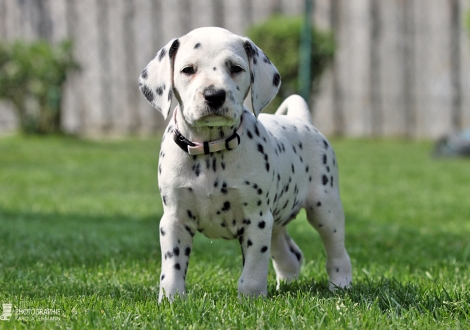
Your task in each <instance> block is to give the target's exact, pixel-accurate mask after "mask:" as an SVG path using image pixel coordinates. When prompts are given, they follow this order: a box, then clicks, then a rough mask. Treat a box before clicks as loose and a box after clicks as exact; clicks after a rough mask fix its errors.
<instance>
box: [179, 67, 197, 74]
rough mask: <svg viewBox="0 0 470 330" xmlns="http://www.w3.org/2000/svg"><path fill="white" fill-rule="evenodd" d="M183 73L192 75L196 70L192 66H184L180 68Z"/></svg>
mask: <svg viewBox="0 0 470 330" xmlns="http://www.w3.org/2000/svg"><path fill="white" fill-rule="evenodd" d="M181 72H183V73H184V74H187V75H193V74H195V73H196V70H195V69H194V68H193V67H192V66H186V67H184V68H183V70H181Z"/></svg>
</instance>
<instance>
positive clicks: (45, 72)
mask: <svg viewBox="0 0 470 330" xmlns="http://www.w3.org/2000/svg"><path fill="white" fill-rule="evenodd" d="M78 69H79V65H78V63H77V62H76V61H75V59H74V58H73V55H72V43H71V42H70V41H68V40H67V41H63V42H61V43H59V44H58V45H51V44H50V43H48V42H45V41H34V42H26V41H14V42H10V43H7V42H3V43H0V98H1V99H5V100H8V101H10V102H11V103H12V104H13V106H14V108H15V110H16V112H17V114H18V117H19V120H20V127H21V130H22V131H23V132H24V133H27V134H50V133H54V134H56V133H61V132H62V129H61V103H62V94H63V87H64V83H65V80H66V77H67V73H68V72H70V71H73V70H78Z"/></svg>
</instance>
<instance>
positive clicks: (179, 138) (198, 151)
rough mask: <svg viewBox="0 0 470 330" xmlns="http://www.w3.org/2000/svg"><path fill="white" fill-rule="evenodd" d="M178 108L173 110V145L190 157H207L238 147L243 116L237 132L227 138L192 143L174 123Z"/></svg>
mask: <svg viewBox="0 0 470 330" xmlns="http://www.w3.org/2000/svg"><path fill="white" fill-rule="evenodd" d="M177 110H178V108H175V111H174V120H175V129H174V130H173V140H174V141H175V143H176V144H177V145H178V146H179V147H180V148H181V149H183V151H185V152H187V153H188V154H190V155H202V154H205V155H208V154H210V153H212V152H217V151H221V150H232V149H235V148H236V147H238V146H239V144H240V136H241V135H242V133H243V126H244V125H243V115H242V117H241V120H240V125H239V126H238V128H237V130H236V131H235V132H234V133H233V134H232V135H231V136H229V137H228V138H226V139H221V140H216V141H210V142H202V143H201V142H192V141H189V140H188V139H186V138H185V137H184V136H183V135H182V134H181V133H180V132H179V131H178V124H177V122H176V111H177Z"/></svg>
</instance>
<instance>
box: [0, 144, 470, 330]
mask: <svg viewBox="0 0 470 330" xmlns="http://www.w3.org/2000/svg"><path fill="white" fill-rule="evenodd" d="M333 145H334V147H335V149H336V154H337V156H338V159H339V164H340V175H341V177H340V179H341V181H340V184H341V193H342V199H343V203H344V208H345V211H346V217H347V247H348V251H349V254H350V256H351V259H352V263H353V269H354V286H353V288H352V289H350V290H347V291H339V292H336V293H331V292H329V291H328V290H327V276H326V271H325V269H324V262H325V255H324V251H323V247H322V245H321V243H320V239H319V236H318V234H317V233H316V232H315V231H314V230H313V229H312V228H311V227H310V226H309V225H308V223H307V222H306V221H305V215H304V214H303V213H301V214H300V215H299V217H298V218H299V219H298V220H297V221H295V222H293V223H292V224H291V225H290V226H289V231H290V233H291V235H292V236H293V238H294V239H295V241H296V242H297V243H298V245H299V246H300V248H301V249H302V250H303V252H304V254H305V259H306V262H305V264H304V266H303V268H302V272H301V276H300V279H299V280H298V281H297V282H295V283H294V284H292V285H290V286H285V287H282V288H281V290H279V291H276V290H275V275H274V271H273V270H272V269H271V270H270V274H269V288H268V291H269V296H268V298H267V299H258V300H254V301H247V300H242V301H239V300H238V298H237V279H238V276H239V275H240V271H241V263H242V260H241V253H240V248H239V246H238V243H237V242H227V241H216V240H209V239H207V238H205V237H203V236H201V235H196V238H195V240H196V241H195V244H194V249H193V253H192V255H191V262H190V267H189V272H188V283H187V285H188V299H187V300H186V301H180V300H177V301H175V302H174V303H173V304H172V305H170V304H168V303H166V302H165V303H163V304H161V305H159V304H158V303H157V295H158V277H159V271H160V250H159V244H158V221H159V219H160V217H161V214H162V208H161V202H160V197H159V195H158V184H157V174H156V173H157V162H158V149H159V141H158V140H157V139H153V140H150V139H146V140H139V139H124V140H115V141H105V142H103V141H84V140H76V139H60V138H46V139H39V138H23V137H8V138H2V139H0V243H1V244H0V303H12V304H13V305H14V306H15V310H16V311H17V312H16V314H18V310H20V309H21V310H22V311H25V310H27V309H29V310H30V311H31V310H32V311H34V312H36V313H37V312H38V310H39V309H53V310H55V313H56V314H58V315H53V316H57V318H56V319H53V320H49V321H45V320H40V319H39V316H37V315H36V316H35V317H34V316H31V315H24V317H23V319H22V320H14V317H15V316H16V317H18V316H20V315H16V314H15V316H14V317H13V319H12V320H11V321H9V322H6V321H0V328H8V329H9V328H17V329H34V328H36V329H43V328H71V329H92V328H97V329H98V328H99V329H118V328H142V329H150V328H157V329H159V328H165V329H171V328H185V329H228V328H230V329H263V328H266V329H283V328H286V329H303V328H322V329H324V328H325V329H358V328H361V329H385V328H387V329H388V328H390V329H410V328H413V329H445V328H449V329H459V328H461V329H464V328H468V327H470V321H469V319H470V288H469V285H470V266H469V264H470V239H469V237H470V202H469V201H470V198H469V196H470V194H469V192H470V160H468V159H467V160H464V159H446V160H435V159H432V158H431V157H430V149H431V147H432V146H431V144H429V143H406V142H401V141H392V140H384V141H367V140H333ZM26 312H27V311H26Z"/></svg>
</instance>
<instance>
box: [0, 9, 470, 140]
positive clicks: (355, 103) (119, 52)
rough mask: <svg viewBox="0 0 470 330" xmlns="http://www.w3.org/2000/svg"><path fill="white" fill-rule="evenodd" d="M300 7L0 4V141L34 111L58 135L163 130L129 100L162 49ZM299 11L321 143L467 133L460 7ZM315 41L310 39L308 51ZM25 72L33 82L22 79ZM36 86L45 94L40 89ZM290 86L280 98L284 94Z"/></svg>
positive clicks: (467, 46)
mask: <svg viewBox="0 0 470 330" xmlns="http://www.w3.org/2000/svg"><path fill="white" fill-rule="evenodd" d="M305 3H306V2H305V1H304V0H231V1H220V0H0V43H1V44H2V46H1V47H0V50H1V49H3V50H2V51H0V67H2V64H3V67H2V69H0V75H1V74H3V76H6V78H4V79H3V80H1V79H0V134H8V133H11V132H15V131H17V130H18V129H19V127H20V121H21V119H22V118H23V119H24V118H26V121H28V122H29V124H27V125H29V126H28V127H29V129H30V130H31V131H34V130H35V128H31V127H33V126H34V125H36V124H35V123H34V121H35V120H36V119H33V118H34V116H33V115H34V113H35V112H36V113H39V112H40V111H41V110H40V108H43V107H46V108H49V110H48V111H49V112H50V113H52V114H53V115H44V116H46V117H47V116H49V117H50V118H52V117H53V119H52V120H53V121H56V123H58V124H57V125H59V126H60V130H63V131H65V132H66V133H71V134H78V135H82V136H107V135H130V134H132V135H134V134H138V135H146V134H152V133H155V132H157V131H158V130H159V129H161V128H162V127H164V126H165V123H164V121H163V117H162V116H161V115H160V114H159V113H158V112H157V111H156V110H154V109H153V108H151V107H150V105H149V104H148V103H147V102H146V100H145V98H144V97H143V96H142V95H141V94H140V91H139V89H138V82H137V79H138V76H139V74H140V72H141V70H142V69H143V68H144V67H145V66H146V65H147V63H148V62H149V61H150V60H151V59H152V58H153V57H154V56H155V53H156V52H157V51H158V50H159V49H160V48H161V47H162V46H164V45H165V44H166V43H167V42H168V41H169V40H170V39H171V38H174V37H179V36H181V35H183V34H185V33H187V32H189V31H190V30H192V29H194V28H197V27H201V26H220V27H224V28H227V29H229V30H231V31H232V32H234V33H236V34H240V35H247V34H248V32H250V31H251V32H250V34H249V35H250V36H251V35H253V40H255V39H256V38H255V37H256V30H253V29H254V28H253V26H255V27H256V26H257V25H259V24H261V23H263V22H265V21H266V20H268V19H269V18H270V17H272V16H273V15H277V17H278V16H279V15H282V16H287V17H302V16H303V15H304V13H305V8H306V7H305ZM311 3H312V4H313V7H312V12H311V15H310V16H309V18H310V19H311V22H312V24H313V26H314V27H315V29H316V30H318V31H323V32H322V33H324V34H323V36H325V35H326V36H331V38H332V43H331V44H330V46H328V45H327V46H328V47H329V48H328V49H327V53H328V52H329V53H328V56H330V57H331V61H325V63H324V70H320V71H321V72H320V73H319V75H318V77H317V78H315V79H316V81H315V82H314V83H312V89H313V92H312V93H311V96H310V104H311V106H312V111H313V114H314V124H315V126H317V127H318V128H319V129H320V130H322V131H323V132H324V133H325V134H327V135H337V136H361V137H362V136H364V137H385V136H387V137H388V136H393V137H407V138H412V139H422V138H425V139H434V138H438V137H440V136H442V135H444V134H446V133H448V132H452V131H455V130H457V129H460V128H465V127H469V126H470V34H469V33H468V32H470V31H467V30H470V23H466V22H467V20H468V18H467V17H469V14H468V13H469V11H470V1H467V0H354V1H349V0H313V1H312V2H311ZM286 24H287V23H286ZM466 24H468V25H466ZM278 25H279V24H278ZM280 25H282V23H280ZM467 26H468V29H467ZM271 30H273V29H271ZM263 33H266V32H263ZM299 33H300V31H299ZM258 35H259V33H258ZM265 37H266V39H268V36H267V35H266V34H265ZM321 38H322V36H321V35H320V36H319V35H318V34H313V38H312V39H313V40H312V42H313V47H316V46H318V43H317V44H316V42H318V39H321ZM261 39H263V38H261ZM17 40H23V41H22V42H18V41H17ZM64 40H68V41H70V42H63V41H64ZM322 40H323V39H322ZM38 41H46V44H47V45H52V46H53V47H55V48H52V49H49V50H48V49H47V46H45V45H44V43H41V44H39V45H38V44H36V45H35V47H36V48H34V47H33V48H34V49H32V50H31V48H28V47H29V46H28V45H30V44H32V43H35V42H38ZM255 42H257V41H256V40H255ZM260 47H261V48H263V46H262V45H260ZM263 49H264V48H263ZM264 50H265V52H266V53H267V54H268V56H269V57H271V59H273V58H276V59H277V58H279V57H280V58H281V61H284V60H282V58H283V54H286V55H285V61H286V63H287V62H289V61H290V59H289V58H291V57H292V56H296V55H295V54H294V55H292V54H290V53H289V52H288V51H287V50H283V49H282V47H280V48H279V50H278V52H277V54H274V53H273V52H272V50H270V49H264ZM2 54H3V55H2ZM15 54H16V55H15ZM18 54H19V55H18ZM25 54H26V55H25ZM15 56H16V58H20V60H18V59H16V60H15ZM41 56H45V58H47V59H48V60H47V61H46V60H40V58H41ZM328 56H327V57H328ZM288 57H289V58H288ZM2 61H3V62H2ZM15 61H16V62H15ZM46 62H47V63H49V64H51V63H52V64H51V65H53V66H54V65H55V66H54V67H55V68H57V67H60V68H61V70H58V71H57V72H55V71H54V72H55V75H54V77H52V72H53V70H52V69H42V71H41V70H39V68H42V67H44V68H46V67H47V66H42V64H41V63H46ZM273 62H274V64H275V65H276V66H278V68H280V70H281V76H283V77H288V76H289V73H287V72H283V71H282V68H283V65H284V63H283V62H282V63H279V60H276V61H275V60H273ZM312 64H313V65H315V62H313V63H312ZM21 70H23V71H21ZM33 71H34V72H36V71H41V72H39V73H38V74H37V76H35V77H29V76H28V75H29V74H30V73H31V72H33ZM25 72H26V73H25ZM314 74H315V73H314ZM27 76H28V77H27ZM320 76H321V79H320V78H319V77H320ZM8 79H10V80H8ZM47 79H50V80H51V81H53V83H52V85H54V86H55V87H54V88H49V87H44V86H42V85H41V84H42V83H44V82H45V81H46V80H47ZM312 79H313V78H312ZM31 80H35V81H34V82H31ZM283 84H285V85H286V86H289V81H287V80H283ZM292 86H293V87H292V90H289V91H288V92H295V84H293V85H292ZM18 108H22V110H21V111H20V110H18ZM49 117H48V118H49ZM50 118H49V119H50ZM26 130H28V128H26ZM36 130H37V129H36ZM42 130H43V131H44V130H45V129H44V128H43V129H42ZM38 131H39V132H41V129H39V130H38Z"/></svg>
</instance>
